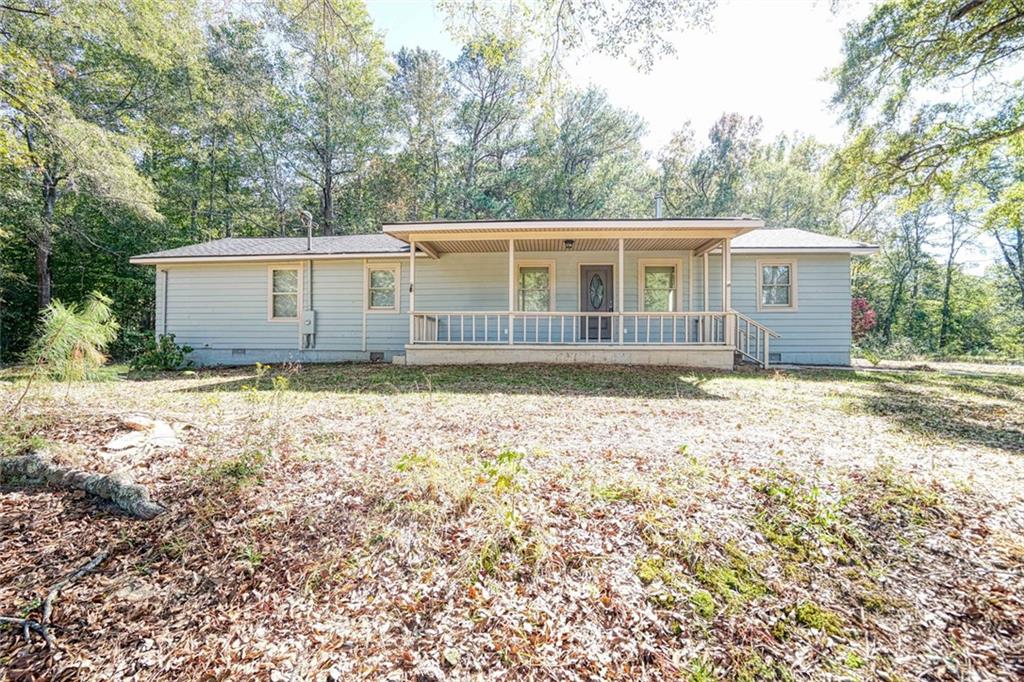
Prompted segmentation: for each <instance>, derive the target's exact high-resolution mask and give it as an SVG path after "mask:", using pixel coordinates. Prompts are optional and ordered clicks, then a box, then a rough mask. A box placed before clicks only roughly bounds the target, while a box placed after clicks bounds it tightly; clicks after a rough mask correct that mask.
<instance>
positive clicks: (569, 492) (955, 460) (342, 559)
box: [0, 366, 1024, 680]
mask: <svg viewBox="0 0 1024 682" xmlns="http://www.w3.org/2000/svg"><path fill="white" fill-rule="evenodd" d="M288 373H289V382H288V383H289V387H288V388H284V389H282V388H281V387H280V385H279V384H274V383H272V382H271V379H272V377H269V376H267V377H255V378H254V377H253V376H252V374H251V373H248V372H247V371H245V370H232V371H219V372H199V373H197V374H196V375H195V376H191V377H181V376H175V375H168V376H167V377H165V378H162V379H159V380H151V381H146V382H109V383H101V384H81V385H75V386H74V387H73V388H72V390H70V391H69V392H68V393H67V397H64V390H65V389H64V388H63V387H61V391H60V392H59V393H55V394H54V395H48V394H47V393H46V387H45V386H44V387H41V388H40V389H38V391H39V392H36V393H33V394H31V395H30V396H29V398H27V400H26V404H25V410H26V412H28V413H31V414H30V415H29V418H30V419H33V420H35V422H38V423H39V424H41V425H42V426H41V427H40V428H39V429H38V434H39V435H42V436H44V437H45V438H47V439H48V440H49V441H50V442H51V443H52V444H53V446H54V447H55V448H56V449H59V450H60V452H61V456H62V457H65V458H66V459H68V460H69V462H70V463H72V464H75V465H77V466H83V467H84V466H87V465H88V464H89V463H90V460H89V458H90V457H92V456H94V455H91V454H90V453H91V452H94V448H95V445H96V444H97V443H105V442H107V441H109V440H110V438H111V437H112V436H113V435H115V434H116V433H117V431H118V427H119V422H118V418H117V415H123V414H127V413H129V412H136V411H139V412H144V413H145V414H146V415H153V416H154V417H157V418H160V419H165V420H167V421H168V422H169V423H171V422H173V423H188V424H190V425H192V426H193V428H191V429H189V430H187V431H180V432H179V437H180V438H182V440H183V441H184V447H182V448H181V449H176V450H166V451H161V452H160V453H159V454H156V453H151V454H150V455H149V456H146V457H141V458H140V457H131V456H129V455H127V454H125V455H121V454H119V453H117V452H112V453H108V454H107V455H106V459H105V464H106V466H107V467H109V468H111V469H115V468H118V467H125V468H128V469H129V470H130V471H131V472H132V474H133V476H135V477H136V478H137V479H138V480H139V481H140V482H143V483H144V484H146V485H147V486H150V487H152V488H153V489H154V494H155V495H156V496H157V497H158V499H160V500H161V501H166V502H167V503H168V506H169V507H170V508H171V511H170V512H169V513H168V514H165V515H164V516H161V517H158V519H156V520H155V521H152V522H148V523H147V524H140V523H135V522H132V521H131V520H129V519H126V518H124V517H121V516H119V515H117V514H114V513H112V512H110V511H107V510H104V509H102V507H99V506H98V505H97V503H96V502H95V500H93V499H90V498H74V497H72V496H71V495H66V494H60V493H53V492H46V493H35V494H27V493H24V492H8V493H4V494H3V495H0V530H2V534H0V611H3V612H5V613H6V612H20V611H23V610H25V609H28V610H29V613H32V610H31V609H32V605H33V603H34V601H33V600H37V599H38V598H39V591H40V589H42V588H41V586H45V585H48V584H50V583H51V582H52V581H53V580H54V579H55V578H56V577H59V575H60V574H62V573H63V572H65V571H66V570H71V569H73V568H74V565H75V562H76V561H78V559H79V558H80V557H81V556H82V554H83V552H87V551H88V548H89V547H92V546H95V543H98V542H109V541H112V540H115V539H116V540H117V541H119V542H120V543H122V546H124V547H125V550H124V551H121V552H119V553H118V555H117V556H116V557H112V558H111V560H110V561H109V562H108V563H107V564H105V566H104V570H103V573H102V575H96V576H93V579H92V580H88V581H83V582H82V584H80V585H76V586H75V588H74V589H73V590H72V589H70V588H69V590H68V592H67V594H65V595H64V596H63V597H62V599H61V602H60V608H59V610H55V612H54V619H53V620H54V628H57V629H58V630H57V631H58V633H59V636H58V640H59V642H60V646H61V650H60V651H59V652H58V654H59V655H58V656H48V655H47V654H46V653H45V651H44V650H43V649H42V647H41V646H40V645H39V644H38V643H37V644H34V645H26V644H25V643H24V641H23V640H22V639H21V636H20V633H18V632H15V631H14V630H13V629H7V628H5V629H4V630H2V631H0V656H3V657H5V660H7V661H9V662H10V664H11V665H10V667H9V670H11V671H14V673H13V674H14V675H22V676H26V677H28V676H32V675H34V676H37V677H55V676H58V675H69V676H78V677H82V678H91V679H116V678H129V677H133V676H135V677H140V676H141V677H146V678H166V679H209V678H233V679H234V678H252V677H262V678H264V679H266V678H270V679H308V678H316V679H331V680H334V679H339V680H340V679H361V678H366V679H447V678H452V679H459V678H467V677H485V678H489V677H557V678H560V679H593V678H603V679H643V678H647V679H662V678H666V677H678V676H681V675H683V676H685V675H694V676H696V675H699V674H708V675H713V674H717V675H724V676H728V677H737V676H743V675H746V676H749V677H750V678H752V679H754V678H758V677H760V678H770V677H772V676H776V677H777V676H781V675H793V676H795V677H798V678H834V677H843V676H846V677H856V676H862V677H879V678H884V677H890V678H895V677H911V678H913V677H921V676H926V675H951V676H958V677H970V676H972V675H973V676H978V677H1000V676H1001V677H1014V676H1017V675H1019V674H1020V673H1021V672H1022V666H1024V662H1022V660H1021V658H1020V648H1019V641H1020V638H1021V633H1022V632H1024V621H1022V618H1024V604H1022V602H1021V596H1020V590H1019V585H1020V583H1021V576H1022V573H1024V548H1022V546H1021V544H1020V540H1019V537H1020V534H1019V529H1020V528H1021V526H1020V525H1019V524H1020V522H1021V519H1022V518H1024V517H1022V505H1021V500H1022V497H1024V485H1022V482H1024V461H1022V458H1020V457H1017V456H1016V455H1015V454H1013V452H1012V451H1011V450H1010V449H1008V448H1011V447H1012V446H1013V445H1014V444H1015V443H1016V442H1017V441H1016V440H1015V438H1016V437H1017V436H1016V435H1015V434H1018V433H1019V425H1020V424H1021V423H1022V419H1024V418H1022V417H1021V415H1020V413H1019V412H1017V411H1015V409H1014V406H1018V407H1019V404H1020V402H1021V400H1022V399H1024V386H1022V383H1024V382H1021V381H1020V380H1018V379H1016V378H1015V377H1013V376H1010V377H1008V378H1003V379H991V378H989V379H977V378H971V377H967V378H964V377H954V378H950V377H949V376H947V375H944V374H942V373H941V372H930V373H928V374H927V375H921V376H920V378H918V379H915V380H914V381H908V380H907V379H906V378H904V377H903V376H899V377H895V376H894V377H889V376H888V375H884V374H878V373H876V374H872V375H871V377H870V378H865V377H864V376H862V375H859V374H849V373H842V374H841V373H835V374H832V373H813V372H812V373H806V374H782V373H779V374H774V375H762V374H753V375H727V374H715V373H707V374H701V375H700V376H699V377H697V378H695V377H694V374H693V373H687V374H686V375H684V376H680V375H679V374H678V373H677V372H674V371H673V370H671V369H642V368H589V367H572V368H563V367H550V368H549V367H542V368H538V367H512V368H449V369H428V370H427V375H426V376H425V374H424V372H423V371H422V370H418V369H413V368H395V367H359V366H347V367H345V366H342V367H307V368H303V369H302V370H301V371H292V370H289V371H288ZM698 384H699V388H695V386H697V385H698ZM243 386H245V387H247V388H245V389H243V388H242V387H243ZM275 386H278V387H277V388H275ZM933 398H934V399H935V400H937V401H938V402H937V403H936V404H943V405H949V406H950V408H951V409H950V412H949V414H950V415H951V416H952V419H953V420H954V421H955V420H965V421H964V422H963V423H964V424H965V425H966V426H965V427H964V428H963V429H959V428H953V426H954V425H951V424H941V423H937V422H936V421H935V416H936V413H935V412H934V410H932V411H923V412H922V414H921V415H916V414H915V411H920V410H919V409H918V406H917V403H916V402H915V401H921V400H930V399H933ZM987 415H991V420H989V419H988V416H987ZM919 417H920V418H919ZM35 422H34V423H35ZM121 423H123V421H122V422H121ZM985 429H992V432H991V433H986V432H985ZM1008 453H1009V454H1010V457H1009V459H1008V457H1007V455H1008ZM650 557H658V561H657V562H648V563H644V561H645V560H646V559H647V558H650ZM640 567H643V569H642V570H641V569H640Z"/></svg>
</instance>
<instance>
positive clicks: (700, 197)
mask: <svg viewBox="0 0 1024 682" xmlns="http://www.w3.org/2000/svg"><path fill="white" fill-rule="evenodd" d="M760 133H761V120H760V119H758V118H755V117H751V118H744V117H743V116H740V115H739V114H724V115H722V117H721V118H719V119H718V121H716V122H715V124H714V125H713V126H712V127H711V130H710V131H709V132H708V143H707V144H706V145H705V146H703V147H697V146H696V144H695V141H694V138H693V131H692V128H691V127H690V126H689V124H687V125H686V126H685V127H684V128H682V129H681V130H679V131H678V132H676V133H675V134H674V135H673V136H672V139H671V141H670V142H669V144H668V146H667V148H666V149H665V150H664V151H663V152H662V153H661V156H660V158H659V162H660V165H661V192H662V195H663V196H664V197H665V201H666V203H667V204H668V207H669V209H670V210H671V211H672V212H674V213H675V214H677V215H692V216H702V215H703V216H709V215H729V214H735V213H738V212H739V211H738V209H739V206H740V199H741V194H742V192H743V181H744V177H745V174H746V173H747V169H748V167H749V165H750V163H751V161H752V160H753V158H754V155H755V154H756V153H757V151H758V149H759V140H758V136H759V135H760Z"/></svg>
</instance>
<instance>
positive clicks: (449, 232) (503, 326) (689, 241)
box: [384, 219, 774, 368]
mask: <svg viewBox="0 0 1024 682" xmlns="http://www.w3.org/2000/svg"><path fill="white" fill-rule="evenodd" d="M760 226H761V223H760V221H756V220H749V219H686V220H660V219H659V220H627V221H623V220H616V221H611V220H608V221H605V220H595V221H572V222H559V221H523V222H495V223H483V224H481V223H472V224H467V223H436V224H433V223H432V224H416V225H388V226H385V228H384V229H385V232H387V233H389V234H391V235H392V236H395V237H397V238H399V239H402V240H404V241H407V242H408V243H409V244H410V245H411V247H412V248H411V249H410V254H411V255H410V257H409V266H408V267H409V341H408V344H407V345H406V362H407V363H409V364H450V363H475V364H486V363H509V362H559V363H573V362H579V363H633V364H671V365H691V366H697V367H718V368H731V367H733V365H734V358H735V355H736V353H740V354H741V355H742V357H744V358H745V359H747V360H749V361H751V362H754V363H756V364H758V365H761V366H767V365H768V359H769V345H770V339H771V337H772V336H773V335H774V334H773V332H772V331H771V330H769V329H767V328H766V327H764V326H762V325H760V324H758V323H756V322H754V321H753V320H751V319H749V318H747V317H746V316H744V315H742V314H740V313H738V312H736V311H735V310H733V309H732V306H731V293H732V292H731V289H732V281H731V276H732V263H731V248H730V241H731V239H732V238H733V237H735V236H738V235H740V234H743V233H744V232H747V231H749V230H751V229H755V228H757V227H760ZM417 253H419V254H424V255H426V258H424V256H423V255H420V256H419V257H416V256H415V255H413V254H417ZM480 266H483V267H480ZM457 271H465V272H466V273H468V274H465V275H463V276H459V277H452V274H453V272H457ZM499 287H500V289H503V290H504V291H503V292H502V291H499Z"/></svg>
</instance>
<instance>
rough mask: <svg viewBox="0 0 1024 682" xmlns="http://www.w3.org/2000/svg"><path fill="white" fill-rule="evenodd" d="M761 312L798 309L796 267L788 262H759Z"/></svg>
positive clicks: (758, 292) (758, 281)
mask: <svg viewBox="0 0 1024 682" xmlns="http://www.w3.org/2000/svg"><path fill="white" fill-rule="evenodd" d="M757 270H758V273H759V274H758V280H757V300H758V309H759V310H793V309H795V308H796V265H795V263H792V262H787V261H758V263H757Z"/></svg>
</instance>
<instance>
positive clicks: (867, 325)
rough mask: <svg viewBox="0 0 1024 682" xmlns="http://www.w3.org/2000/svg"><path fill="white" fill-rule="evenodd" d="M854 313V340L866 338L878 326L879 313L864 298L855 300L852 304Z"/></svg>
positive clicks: (852, 318)
mask: <svg viewBox="0 0 1024 682" xmlns="http://www.w3.org/2000/svg"><path fill="white" fill-rule="evenodd" d="M850 308H851V313H852V317H851V320H852V328H853V338H854V340H855V341H856V340H859V339H862V338H864V337H865V336H866V335H867V333H868V332H870V331H871V330H872V329H874V328H875V325H876V324H878V313H876V312H875V309H874V308H872V307H871V304H870V303H869V302H868V299H866V298H863V297H857V298H854V299H853V300H852V301H851V302H850Z"/></svg>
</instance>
